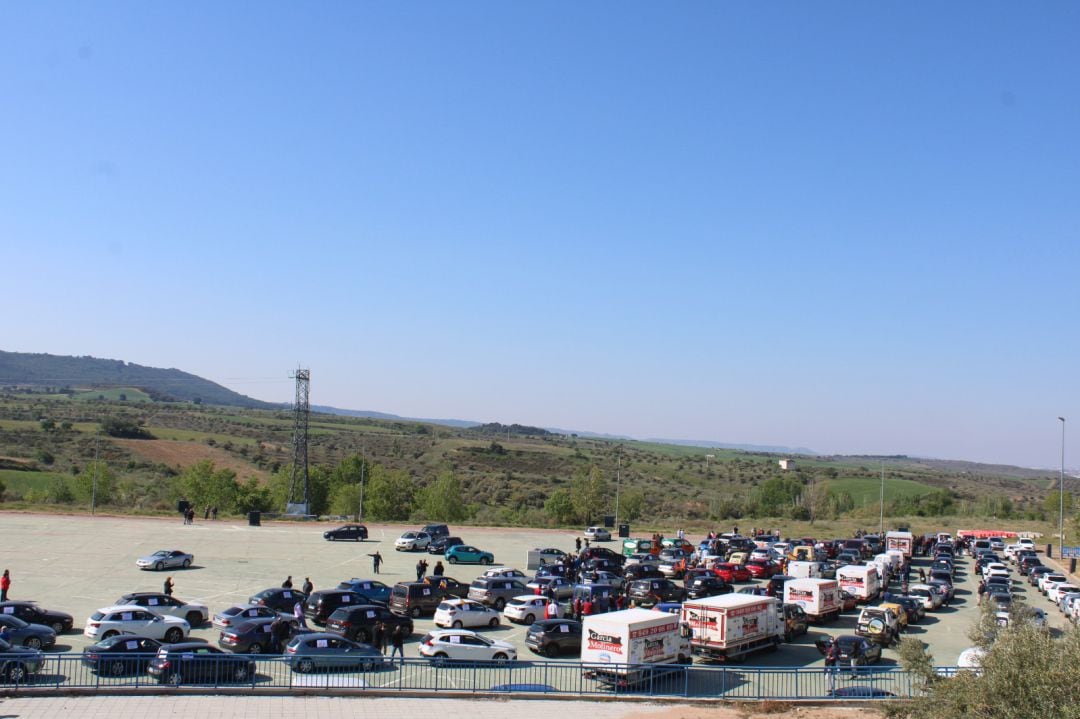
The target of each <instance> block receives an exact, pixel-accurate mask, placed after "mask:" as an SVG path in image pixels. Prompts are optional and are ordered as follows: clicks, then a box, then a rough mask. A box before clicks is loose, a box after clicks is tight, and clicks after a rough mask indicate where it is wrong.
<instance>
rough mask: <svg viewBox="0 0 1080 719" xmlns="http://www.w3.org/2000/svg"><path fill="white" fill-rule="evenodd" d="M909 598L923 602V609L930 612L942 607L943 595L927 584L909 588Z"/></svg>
mask: <svg viewBox="0 0 1080 719" xmlns="http://www.w3.org/2000/svg"><path fill="white" fill-rule="evenodd" d="M908 596H909V597H915V598H916V599H918V600H919V601H920V602H922V603H923V608H924V609H925V610H926V611H928V612H929V611H932V610H934V609H937V608H938V607H940V606H941V601H942V597H941V595H940V594H938V593H937V592H935V591H934V590H933V589H932V588H930V587H929V586H927V585H925V584H912V585H911V586H910V587H908Z"/></svg>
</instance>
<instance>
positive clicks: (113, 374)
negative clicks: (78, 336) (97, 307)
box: [0, 350, 283, 409]
mask: <svg viewBox="0 0 1080 719" xmlns="http://www.w3.org/2000/svg"><path fill="white" fill-rule="evenodd" d="M0 386H7V387H11V386H16V387H56V388H58V389H63V388H65V387H73V388H74V387H90V388H105V387H136V388H138V389H141V390H143V391H145V392H146V393H147V394H149V395H150V396H151V397H153V398H154V399H155V400H160V401H180V402H200V403H203V404H216V405H226V406H230V407H247V408H249V409H280V408H281V407H282V406H283V405H279V404H274V403H272V402H263V401H262V400H257V399H253V398H251V397H248V396H246V395H242V394H240V393H239V392H233V391H232V390H231V389H228V388H227V387H222V386H221V385H219V384H217V383H216V382H211V381H210V380H208V379H203V378H202V377H199V376H197V375H193V374H190V373H188V372H183V371H181V370H178V369H160V368H158V367H144V366H143V365H138V364H134V363H129V362H124V361H123V360H113V359H99V358H97V357H70V356H65V355H51V354H38V353H30V352H5V351H3V350H0Z"/></svg>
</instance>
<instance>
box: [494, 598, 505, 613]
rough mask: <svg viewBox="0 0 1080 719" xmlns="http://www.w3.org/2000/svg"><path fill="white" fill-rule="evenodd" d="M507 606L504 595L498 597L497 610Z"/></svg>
mask: <svg viewBox="0 0 1080 719" xmlns="http://www.w3.org/2000/svg"><path fill="white" fill-rule="evenodd" d="M505 606H506V600H505V599H503V598H502V597H499V598H498V599H496V600H495V611H496V612H501V611H502V610H503V607H505Z"/></svg>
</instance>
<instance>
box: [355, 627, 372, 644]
mask: <svg viewBox="0 0 1080 719" xmlns="http://www.w3.org/2000/svg"><path fill="white" fill-rule="evenodd" d="M370 640H371V635H370V634H368V630H366V629H357V630H356V641H358V642H360V643H361V644H367V643H368V641H370Z"/></svg>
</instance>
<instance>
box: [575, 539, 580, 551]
mask: <svg viewBox="0 0 1080 719" xmlns="http://www.w3.org/2000/svg"><path fill="white" fill-rule="evenodd" d="M574 551H575V552H580V551H581V537H574Z"/></svg>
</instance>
